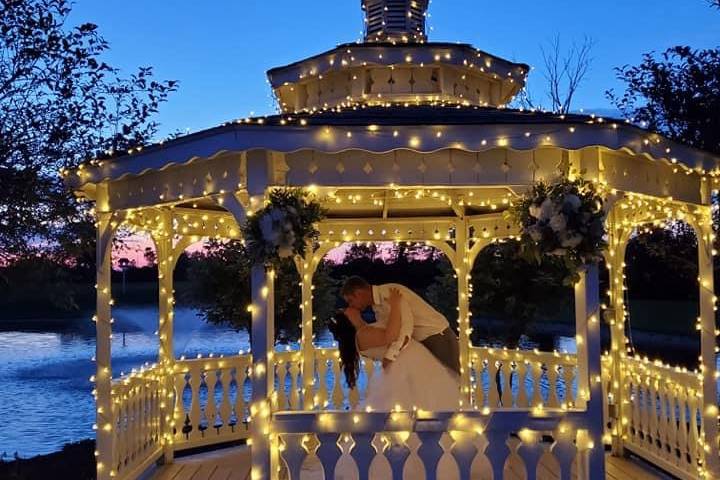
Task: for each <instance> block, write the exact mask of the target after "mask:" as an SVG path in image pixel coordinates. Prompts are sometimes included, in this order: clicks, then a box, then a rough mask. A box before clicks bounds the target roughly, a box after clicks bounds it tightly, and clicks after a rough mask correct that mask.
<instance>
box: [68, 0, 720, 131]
mask: <svg viewBox="0 0 720 480" xmlns="http://www.w3.org/2000/svg"><path fill="white" fill-rule="evenodd" d="M430 15H431V17H430V19H429V26H430V27H431V28H432V30H431V31H430V32H429V35H430V40H435V41H450V42H466V43H471V44H473V45H475V46H476V47H477V48H480V49H481V50H485V51H487V52H489V53H493V54H495V55H499V56H502V57H505V58H507V59H509V60H515V61H522V62H525V63H528V64H530V65H531V66H534V67H538V69H539V67H541V64H542V57H541V52H540V44H542V43H546V42H547V41H548V40H550V39H552V38H553V36H554V35H556V34H560V37H561V40H562V41H563V43H564V44H565V46H569V44H570V43H572V41H573V40H578V41H581V40H582V39H583V37H584V36H585V35H588V36H590V37H591V38H593V40H594V41H595V42H596V45H595V48H594V50H593V58H594V62H593V65H592V71H591V72H590V75H589V78H588V80H587V82H586V84H585V85H584V86H583V88H582V90H581V91H580V92H579V94H578V96H577V100H576V102H575V104H574V107H575V108H576V109H579V108H584V109H586V110H591V111H592V110H598V109H605V108H609V107H610V105H609V104H608V102H607V100H606V99H605V95H604V92H605V90H607V89H608V88H612V87H617V86H618V83H617V82H616V81H615V78H614V77H615V75H614V72H613V68H614V67H616V66H620V65H625V64H636V63H639V62H640V60H641V55H642V54H643V53H644V52H648V51H653V50H655V51H659V50H663V49H665V48H667V47H670V46H673V45H677V44H685V45H691V46H694V47H715V46H718V45H720V12H718V11H714V10H712V9H710V8H709V7H708V5H707V1H706V0H604V1H589V0H515V1H513V2H496V1H493V2H491V1H484V0H434V1H433V2H432V4H431V7H430ZM71 21H72V22H74V23H78V22H82V21H90V22H94V23H97V24H98V25H99V26H100V30H101V32H102V33H103V35H104V36H105V38H106V39H107V40H108V41H110V43H111V52H110V53H109V56H108V60H109V61H110V62H111V63H112V64H113V65H115V66H117V67H120V68H122V69H124V70H126V71H131V70H132V69H134V67H136V66H139V65H152V66H154V67H155V69H156V74H157V76H158V77H159V78H163V79H173V80H179V81H180V90H179V91H178V92H177V93H176V94H175V95H174V96H173V97H172V98H171V99H170V101H169V103H168V104H166V105H164V106H163V108H162V112H161V114H160V115H159V118H158V119H159V121H160V122H161V123H162V129H161V133H162V134H163V135H164V134H167V133H170V132H173V131H175V130H185V129H189V130H190V131H196V130H201V129H203V128H208V127H212V126H214V125H217V124H219V123H222V122H224V121H227V120H231V119H235V118H239V117H244V116H247V115H250V114H251V112H254V113H255V114H267V113H273V112H274V105H273V101H272V98H271V96H270V89H269V86H268V84H267V81H266V77H265V71H266V70H268V69H269V68H272V67H275V66H280V65H284V64H287V63H290V62H293V61H296V60H299V59H301V58H304V57H307V56H310V55H313V54H316V53H320V52H323V51H325V50H328V49H330V48H332V47H334V46H335V45H336V44H338V43H344V42H353V41H356V40H358V39H360V38H361V36H362V34H361V32H362V27H363V23H362V12H361V10H360V0H310V1H305V2H301V1H297V0H206V1H198V0H76V2H75V7H74V11H73V15H72V18H71ZM538 83H539V84H540V86H539V88H538V85H537V84H538ZM542 83H543V79H542V76H541V75H540V74H539V72H536V73H535V74H534V76H531V89H532V90H534V91H535V92H539V91H541V90H542ZM532 84H536V85H535V88H532ZM536 95H537V93H536Z"/></svg>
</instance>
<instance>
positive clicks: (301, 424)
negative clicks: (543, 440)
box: [272, 409, 587, 434]
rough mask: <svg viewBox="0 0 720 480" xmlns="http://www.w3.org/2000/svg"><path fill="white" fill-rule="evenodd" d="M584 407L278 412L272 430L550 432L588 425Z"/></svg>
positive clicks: (316, 431) (281, 431)
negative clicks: (540, 410) (487, 411)
mask: <svg viewBox="0 0 720 480" xmlns="http://www.w3.org/2000/svg"><path fill="white" fill-rule="evenodd" d="M586 422H587V418H586V414H585V412H583V411H566V410H545V411H544V412H543V414H542V415H536V414H534V413H533V412H532V411H531V410H517V409H512V410H511V409H498V410H496V411H493V412H492V413H490V414H481V413H479V412H432V413H430V412H427V413H422V412H421V413H417V412H346V411H337V412H332V411H328V412H277V413H275V414H273V416H272V424H273V431H274V432H276V433H281V434H282V433H286V434H293V433H296V434H303V433H311V432H312V433H319V434H322V433H369V432H409V431H428V430H432V431H464V432H475V433H483V432H491V431H520V430H524V429H528V430H534V431H543V432H550V431H555V430H556V429H558V428H561V423H562V425H566V424H567V425H572V427H573V428H574V429H578V428H586V425H585V423H586Z"/></svg>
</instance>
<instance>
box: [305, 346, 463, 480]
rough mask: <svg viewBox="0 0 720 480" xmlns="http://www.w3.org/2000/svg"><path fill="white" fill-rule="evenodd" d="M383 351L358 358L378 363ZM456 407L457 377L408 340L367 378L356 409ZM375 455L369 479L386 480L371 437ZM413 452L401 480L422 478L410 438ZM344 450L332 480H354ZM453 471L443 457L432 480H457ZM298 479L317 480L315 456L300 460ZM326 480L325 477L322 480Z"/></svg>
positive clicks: (319, 471) (378, 445) (387, 473)
mask: <svg viewBox="0 0 720 480" xmlns="http://www.w3.org/2000/svg"><path fill="white" fill-rule="evenodd" d="M385 350H386V348H385V347H378V348H372V349H369V350H364V351H361V352H360V353H361V355H362V356H364V357H366V358H368V359H370V360H382V358H383V356H384V355H385ZM459 403H460V379H459V377H458V375H457V374H456V373H455V372H453V371H451V370H450V369H448V368H447V367H445V366H444V365H443V364H442V363H440V361H439V360H438V359H437V358H435V356H434V355H433V354H432V353H430V351H429V350H428V349H427V348H425V346H424V345H423V344H421V343H419V342H417V341H416V340H413V339H410V340H409V342H408V344H407V345H406V346H405V348H403V349H402V350H401V351H400V353H399V354H398V356H397V358H396V359H395V361H394V362H393V363H392V364H391V365H390V366H389V367H388V368H386V369H382V371H381V372H376V373H375V375H373V376H372V378H371V379H370V381H369V382H368V386H367V396H366V399H365V401H364V402H362V404H361V405H360V407H359V409H360V410H363V411H364V410H365V409H366V408H367V407H370V408H371V409H372V410H373V411H381V412H382V411H391V410H393V409H394V408H395V409H397V407H400V409H401V410H406V411H410V410H413V408H417V409H419V410H424V411H431V412H432V411H436V412H439V411H456V410H457V409H458V408H459ZM373 445H374V446H375V448H376V450H378V452H379V453H378V455H376V456H375V460H374V461H373V462H372V464H371V467H370V478H371V479H373V480H391V479H392V473H391V471H390V464H389V463H388V462H387V460H386V459H385V458H384V457H383V455H382V451H381V450H380V449H381V448H382V446H381V445H382V442H380V441H379V437H376V439H375V441H374V442H373ZM406 445H408V446H409V447H410V449H411V450H412V451H413V453H412V454H411V455H410V457H408V459H407V461H406V463H405V469H404V479H405V480H422V479H423V478H425V474H424V471H425V470H424V468H423V465H422V461H421V460H420V458H419V457H418V456H417V454H416V453H415V450H416V449H417V447H418V446H419V445H420V442H419V440H418V438H417V436H416V435H415V434H413V435H411V436H410V438H409V439H408V440H407V441H406ZM341 447H342V449H343V451H344V452H345V453H344V454H343V455H342V457H341V458H340V460H339V461H338V463H337V466H336V468H335V477H334V478H335V480H354V479H357V478H358V472H357V467H356V465H355V461H354V460H353V459H352V457H351V456H350V455H349V454H348V453H347V452H348V445H346V444H343V445H341ZM458 477H459V476H458V470H457V467H456V466H455V462H454V461H453V459H452V457H450V455H449V454H448V453H446V454H445V455H444V456H443V458H442V459H441V460H440V463H439V466H438V476H437V478H438V479H443V480H446V479H447V480H454V479H457V478H458ZM301 478H302V480H316V479H317V480H323V478H324V477H323V473H322V468H321V466H320V464H319V460H318V458H317V457H315V456H313V457H310V458H308V459H307V460H306V462H305V465H304V467H303V472H302V475H301ZM324 480H331V479H324Z"/></svg>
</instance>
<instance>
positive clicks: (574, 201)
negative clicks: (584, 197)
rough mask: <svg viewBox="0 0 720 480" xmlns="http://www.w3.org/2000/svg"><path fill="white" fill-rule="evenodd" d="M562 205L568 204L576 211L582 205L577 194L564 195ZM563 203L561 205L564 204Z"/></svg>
mask: <svg viewBox="0 0 720 480" xmlns="http://www.w3.org/2000/svg"><path fill="white" fill-rule="evenodd" d="M563 203H564V205H567V206H569V207H570V208H571V209H572V211H573V212H577V211H578V209H580V206H581V205H582V201H581V200H580V197H578V196H577V195H573V194H570V195H565V199H564V201H563ZM564 205H563V206H564Z"/></svg>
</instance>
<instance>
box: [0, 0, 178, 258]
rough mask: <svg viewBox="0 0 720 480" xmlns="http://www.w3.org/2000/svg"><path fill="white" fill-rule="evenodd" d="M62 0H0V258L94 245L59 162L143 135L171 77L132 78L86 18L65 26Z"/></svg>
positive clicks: (146, 74)
mask: <svg viewBox="0 0 720 480" xmlns="http://www.w3.org/2000/svg"><path fill="white" fill-rule="evenodd" d="M71 6H72V3H71V2H70V1H68V0H4V1H2V2H0V255H1V256H4V257H5V258H6V259H13V258H18V256H20V255H26V254H28V253H29V252H32V251H33V250H35V249H37V248H39V247H43V248H44V249H45V251H47V248H48V247H49V246H50V247H59V248H57V249H56V251H55V252H54V253H55V254H56V255H58V256H61V257H63V259H62V260H63V261H64V260H68V258H67V254H68V253H76V254H77V253H81V252H80V251H81V250H82V254H81V255H79V256H78V260H79V261H80V262H83V263H84V262H86V261H92V257H88V256H87V255H85V253H84V252H85V249H86V247H88V246H89V245H90V244H93V242H94V235H91V233H92V231H93V229H92V219H91V216H90V215H89V211H88V208H86V207H84V206H83V204H80V203H78V202H77V201H76V200H75V199H74V197H73V195H72V193H71V192H68V191H67V190H66V189H65V187H64V185H63V183H62V181H61V179H60V177H59V175H58V174H59V172H60V171H61V170H63V169H72V168H74V167H76V166H77V165H78V164H79V163H80V162H83V161H86V160H90V159H93V158H97V157H98V156H100V155H103V152H106V151H107V152H110V151H123V150H125V149H126V148H128V147H129V146H134V145H137V144H142V143H145V142H147V141H149V140H150V139H151V138H152V137H153V136H154V135H155V134H156V132H157V124H156V123H155V122H154V121H153V120H152V116H153V115H154V114H155V113H156V112H157V110H158V107H159V105H160V104H161V103H162V102H164V101H165V100H166V99H167V97H168V95H169V94H170V93H171V92H172V91H174V90H175V88H176V82H174V81H169V82H160V81H156V80H154V79H153V75H152V69H151V68H147V67H144V68H140V69H139V70H138V71H137V72H135V73H134V74H131V75H130V76H129V77H122V76H121V75H120V72H119V71H118V70H117V69H116V68H113V67H112V66H110V65H109V64H108V63H106V62H105V61H104V59H103V56H104V54H105V53H106V52H107V50H108V48H109V45H108V43H107V42H106V41H105V40H104V39H103V38H102V36H101V35H100V34H99V32H98V27H97V26H96V25H93V24H91V23H84V24H81V25H77V26H72V25H69V24H68V18H69V16H70V10H71Z"/></svg>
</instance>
